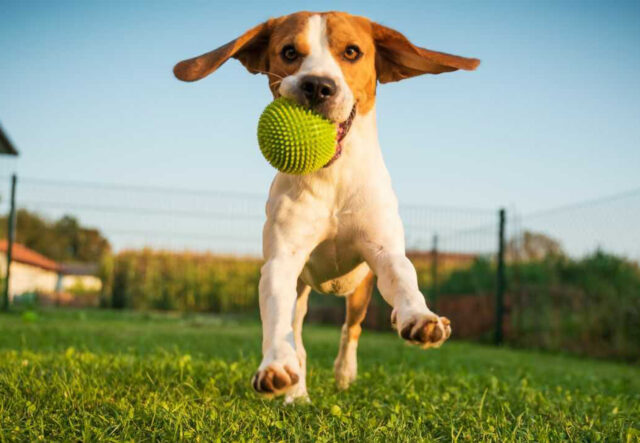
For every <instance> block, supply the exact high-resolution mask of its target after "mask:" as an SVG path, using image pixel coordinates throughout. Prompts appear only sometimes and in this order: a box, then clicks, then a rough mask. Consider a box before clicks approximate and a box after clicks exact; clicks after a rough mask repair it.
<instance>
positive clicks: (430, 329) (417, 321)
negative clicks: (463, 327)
mask: <svg viewBox="0 0 640 443" xmlns="http://www.w3.org/2000/svg"><path fill="white" fill-rule="evenodd" d="M391 322H392V324H393V325H394V326H395V327H396V328H398V326H397V314H396V313H395V312H393V313H392V316H391ZM399 333H400V337H402V338H403V339H405V340H407V341H408V342H410V343H413V344H415V345H419V346H420V347H422V348H431V347H438V346H440V345H441V344H442V343H444V341H445V340H447V339H448V338H449V337H450V336H451V321H450V320H449V319H448V318H446V317H437V316H433V315H423V316H422V317H418V318H413V319H411V320H409V321H407V322H406V323H405V324H404V325H402V327H401V328H400V329H399Z"/></svg>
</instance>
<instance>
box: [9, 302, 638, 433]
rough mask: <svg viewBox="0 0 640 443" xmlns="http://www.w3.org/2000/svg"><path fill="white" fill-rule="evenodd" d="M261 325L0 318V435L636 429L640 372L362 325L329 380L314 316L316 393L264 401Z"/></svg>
mask: <svg viewBox="0 0 640 443" xmlns="http://www.w3.org/2000/svg"><path fill="white" fill-rule="evenodd" d="M260 337H261V333H260V326H259V324H258V323H257V322H248V321H239V320H238V321H232V320H222V319H217V318H214V317H205V316H187V317H181V316H175V317H169V316H159V315H141V314H128V313H125V314H118V313H113V312H45V313H40V314H38V316H37V317H34V316H24V315H20V314H11V315H0V441H2V442H4V441H34V440H44V441H52V440H55V441H61V440H62V441H78V440H91V441H96V440H107V441H108V440H113V441H122V440H135V441H176V440H187V441H210V440H216V439H219V440H222V441H256V440H257V441H274V440H276V441H277V440H285V441H292V440H293V441H295V440H298V441H311V440H313V441H345V440H351V441H367V442H368V441H418V440H437V441H451V440H454V441H472V442H475V441H482V440H486V441H509V440H532V441H549V440H551V441H556V440H560V439H563V440H572V441H573V440H581V441H604V440H606V441H638V438H639V436H640V369H639V368H638V367H632V366H625V365H621V364H613V363H607V362H601V361H590V360H582V359H577V358H571V357H565V356H561V355H549V354H541V353H535V352H525V351H514V350H509V349H495V348H492V347H486V346H481V345H476V344H468V343H461V342H455V341H453V342H451V343H447V344H446V345H445V346H444V347H443V348H441V349H440V350H435V351H433V350H432V351H421V350H419V349H415V348H411V347H409V346H406V345H405V344H404V343H403V342H402V340H400V339H399V338H397V337H396V336H394V335H393V334H391V333H372V332H369V331H365V332H364V334H363V337H362V340H361V344H360V349H359V365H360V368H359V370H360V374H359V379H358V381H357V382H356V384H355V385H354V386H352V388H351V389H350V390H348V391H346V392H339V391H337V390H336V388H335V387H334V385H333V375H332V363H333V359H334V357H335V354H336V351H337V345H338V338H339V331H338V328H336V327H319V326H307V327H306V329H305V342H306V345H307V351H308V354H309V393H310V396H311V400H312V404H310V405H297V406H285V405H283V404H282V401H281V400H263V399H260V398H258V397H257V396H256V395H255V394H254V393H253V392H252V391H251V389H250V386H249V379H250V376H251V375H252V373H253V371H254V370H255V369H256V367H257V365H258V363H259V358H260Z"/></svg>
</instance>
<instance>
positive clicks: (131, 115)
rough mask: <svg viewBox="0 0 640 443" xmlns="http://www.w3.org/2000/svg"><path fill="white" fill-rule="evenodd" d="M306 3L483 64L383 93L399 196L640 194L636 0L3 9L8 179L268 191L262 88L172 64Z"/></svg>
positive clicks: (561, 200)
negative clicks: (179, 70)
mask: <svg viewBox="0 0 640 443" xmlns="http://www.w3.org/2000/svg"><path fill="white" fill-rule="evenodd" d="M299 9H312V10H329V9H340V10H346V11H349V12H352V13H355V14H361V15H366V16H368V17H370V18H371V19H373V20H376V21H379V22H381V23H383V24H385V25H387V26H390V27H393V28H396V29H398V30H399V31H401V32H403V33H404V34H405V35H407V36H408V37H409V38H410V39H411V40H412V41H413V42H414V43H416V44H418V45H421V46H425V47H427V48H430V49H435V50H441V51H446V52H452V53H455V54H460V55H465V56H471V57H477V58H480V59H481V60H482V65H481V66H480V68H479V69H478V70H477V71H476V72H473V73H468V72H456V73H451V74H444V75H441V76H422V77H417V78H414V79H410V80H406V81H404V82H400V83H395V84H387V85H382V86H381V87H380V88H379V95H378V106H377V108H378V125H379V131H380V139H381V144H382V148H383V152H384V156H385V158H386V162H387V166H388V168H389V169H390V172H391V175H392V178H393V183H394V187H395V189H396V191H397V193H398V196H399V198H400V200H401V201H402V202H405V203H410V204H435V205H439V204H444V205H455V206H470V207H481V208H484V207H487V208H495V207H498V206H500V205H508V206H516V207H517V208H519V209H520V211H523V212H528V211H536V210H539V209H543V208H547V207H552V206H556V205H562V204H565V203H569V202H573V201H579V200H583V199H588V198H592V197H597V196H600V195H606V194H609V193H614V192H618V191H622V190H626V189H629V188H634V187H638V186H640V173H639V171H640V143H639V142H640V124H639V123H640V75H638V73H639V72H640V2H637V1H634V2H622V1H617V2H577V1H576V2H573V1H565V2H558V1H553V2H544V1H536V2H526V1H516V2H507V1H497V2H496V1H494V2H484V1H483V2H480V1H455V2H454V1H442V2H424V1H416V2H403V3H400V2H374V1H367V2H345V1H340V2H319V1H314V2H308V1H286V0H283V1H279V2H269V3H266V2H243V1H233V2H220V3H217V2H146V1H137V2H136V1H130V2H128V1H113V2H81V1H72V2H61V1H55V2H54V1H43V2H34V1H6V0H0V10H2V13H1V14H0V53H2V64H1V65H0V122H1V123H2V125H3V127H4V128H5V129H6V131H7V132H8V133H9V134H10V136H11V138H12V139H13V140H14V142H15V143H16V145H17V146H18V147H19V149H20V150H21V154H22V155H21V157H20V159H19V160H18V161H17V162H16V163H15V167H16V169H17V171H18V172H19V174H21V175H23V176H28V177H38V178H51V179H59V178H64V179H67V180H72V179H77V180H92V181H105V182H120V183H131V184H142V185H161V186H164V187H171V186H177V187H186V188H204V189H218V190H236V191H246V192H253V193H266V191H267V189H268V185H269V183H270V181H271V179H272V177H273V175H274V170H272V169H271V168H270V167H269V165H268V164H267V163H266V161H265V160H264V159H263V158H262V157H261V155H260V152H259V150H258V148H257V143H256V136H255V130H256V124H257V119H258V116H259V115H260V112H261V110H262V109H263V108H264V106H265V105H266V104H267V103H268V101H269V100H270V95H269V93H268V90H267V81H266V78H265V77H263V76H252V75H250V74H248V73H246V71H244V69H243V68H242V67H241V65H240V64H239V63H238V62H236V61H234V60H232V61H230V62H229V63H227V64H226V65H224V66H223V67H222V68H221V69H220V70H219V71H218V72H216V73H215V74H214V75H212V76H210V77H208V78H206V79H204V80H202V81H200V82H196V83H193V84H186V83H181V82H179V81H177V80H176V79H174V77H173V75H172V72H171V69H172V66H173V65H174V64H175V63H176V62H177V61H179V60H181V59H183V58H187V57H191V56H193V55H196V54H200V53H202V52H205V51H208V50H210V49H213V48H215V47H217V46H219V45H221V44H223V43H225V42H227V41H229V40H231V39H233V38H234V37H236V36H238V35H239V34H241V33H242V32H243V31H244V30H245V29H247V28H249V27H251V26H253V25H255V24H257V23H259V22H261V21H262V20H264V19H266V18H268V17H270V16H278V15H282V14H286V13H289V12H293V11H295V10H299ZM0 161H3V162H4V161H6V160H5V159H2V160H0Z"/></svg>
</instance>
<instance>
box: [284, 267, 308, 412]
mask: <svg viewBox="0 0 640 443" xmlns="http://www.w3.org/2000/svg"><path fill="white" fill-rule="evenodd" d="M296 291H297V293H298V298H297V299H296V310H295V313H294V315H293V339H294V341H295V344H296V354H297V355H298V361H299V362H300V380H299V381H298V384H297V385H295V387H294V388H293V390H291V391H289V392H288V393H287V395H286V396H285V399H284V402H285V403H293V402H294V401H296V400H297V401H304V402H308V401H309V394H307V351H305V349H304V344H303V343H302V324H303V323H304V316H305V315H307V304H308V302H309V293H310V292H311V287H310V286H308V285H306V284H305V283H303V282H302V280H300V279H298V287H297V288H296Z"/></svg>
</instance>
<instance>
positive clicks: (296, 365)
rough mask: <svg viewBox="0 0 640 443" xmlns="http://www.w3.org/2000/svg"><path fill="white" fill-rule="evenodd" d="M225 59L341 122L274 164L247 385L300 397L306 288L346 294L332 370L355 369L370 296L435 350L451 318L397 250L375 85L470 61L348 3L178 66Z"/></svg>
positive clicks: (340, 373)
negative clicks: (330, 136)
mask: <svg viewBox="0 0 640 443" xmlns="http://www.w3.org/2000/svg"><path fill="white" fill-rule="evenodd" d="M229 58H235V59H237V60H239V61H240V62H241V63H242V64H243V65H244V66H245V68H246V69H247V70H248V71H249V72H251V73H253V74H258V73H260V74H265V75H267V76H268V79H269V88H270V90H271V92H272V93H273V96H274V98H277V97H281V96H283V97H288V98H291V99H293V100H295V101H297V102H298V103H300V104H302V105H304V106H306V107H308V108H311V109H313V110H315V111H317V112H319V113H320V114H322V115H323V116H325V117H326V118H327V119H329V120H331V121H332V122H334V123H335V124H336V126H337V134H338V135H337V140H336V151H335V155H334V157H333V158H332V159H331V160H330V161H329V162H328V163H327V165H326V166H325V167H324V168H322V169H320V170H319V171H316V172H313V173H310V174H306V175H289V174H284V173H278V174H277V175H276V177H275V178H274V180H273V183H272V184H271V189H270V191H269V198H268V201H267V205H266V213H267V220H266V222H265V225H264V229H263V253H264V259H265V263H264V265H263V266H262V269H261V277H260V285H259V293H260V296H259V300H260V317H261V319H262V327H263V337H262V354H263V357H262V362H261V364H260V366H259V367H258V370H257V372H256V373H255V375H254V376H253V378H252V381H251V384H252V386H253V388H254V389H255V390H256V391H257V392H259V393H262V394H267V395H270V396H278V395H284V396H285V402H287V403H290V402H293V401H296V400H302V401H308V400H309V397H308V394H307V384H306V352H305V349H304V346H303V343H302V324H303V320H304V316H305V314H306V312H307V300H308V297H309V292H310V291H311V289H312V288H313V289H314V290H316V291H318V292H321V293H330V294H336V295H339V296H344V297H345V298H346V320H345V323H344V325H343V326H342V334H341V339H340V346H339V351H338V356H337V358H336V360H335V363H334V374H335V379H336V383H337V385H338V387H339V388H342V389H345V388H347V387H348V386H349V385H350V384H351V383H352V382H353V381H354V380H355V378H356V372H357V359H356V349H357V346H358V339H359V337H360V333H361V330H362V329H361V326H360V324H361V323H362V321H363V320H364V317H365V314H366V311H367V306H368V304H369V301H370V299H371V293H372V290H373V287H374V285H375V282H376V279H377V285H378V289H379V291H380V293H381V295H382V297H383V298H384V300H385V301H386V302H387V303H389V305H391V307H392V314H391V324H392V326H393V327H394V328H395V329H396V330H397V331H398V334H399V335H400V336H401V337H402V338H403V339H405V340H407V341H408V342H410V343H413V344H416V345H418V346H420V347H422V348H430V347H439V346H440V345H441V344H442V343H443V342H444V341H445V340H447V339H448V338H449V336H450V335H451V324H450V321H449V320H448V319H447V318H445V317H439V316H438V315H436V314H434V313H433V312H431V310H429V308H428V307H427V304H426V301H425V298H424V296H423V295H422V294H421V293H420V291H419V289H418V282H417V276H416V271H415V268H414V267H413V265H412V264H411V262H410V261H409V260H408V259H407V257H406V254H405V241H404V230H403V225H402V221H401V220H400V216H399V214H398V202H397V199H396V196H395V194H394V192H393V190H392V187H391V179H390V177H389V173H388V172H387V169H386V167H385V164H384V161H383V158H382V153H381V150H380V146H379V143H378V136H377V129H376V110H375V100H376V87H377V84H378V83H388V82H395V81H399V80H404V79H406V78H410V77H414V76H417V75H421V74H440V73H443V72H451V71H456V70H458V69H463V70H474V69H475V68H476V67H477V66H478V65H479V63H480V61H479V60H477V59H474V58H465V57H459V56H456V55H451V54H446V53H442V52H436V51H431V50H428V49H424V48H421V47H418V46H415V45H414V44H412V43H411V42H410V41H409V40H408V39H407V38H406V37H405V36H404V35H402V34H401V33H399V32H398V31H395V30H393V29H391V28H388V27H386V26H382V25H380V24H378V23H375V22H373V21H370V20H368V19H367V18H364V17H359V16H353V15H350V14H347V13H344V12H323V13H314V12H297V13H294V14H290V15H286V16H282V17H279V18H273V19H269V20H267V21H266V22H264V23H261V24H259V25H258V26H256V27H254V28H251V29H249V30H248V31H247V32H245V33H244V34H242V35H241V36H240V37H238V38H236V39H235V40H232V41H230V42H229V43H227V44H225V45H224V46H221V47H219V48H218V49H215V50H213V51H211V52H208V53H206V54H203V55H200V56H197V57H194V58H191V59H188V60H184V61H181V62H180V63H178V64H177V65H176V66H175V68H174V74H175V76H176V77H177V78H178V79H180V80H183V81H187V82H191V81H195V80H200V79H202V78H204V77H206V76H207V75H209V74H211V73H212V72H214V71H215V70H216V69H218V68H219V67H220V66H221V65H222V64H223V63H224V62H226V61H227V60H228V59H229Z"/></svg>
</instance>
